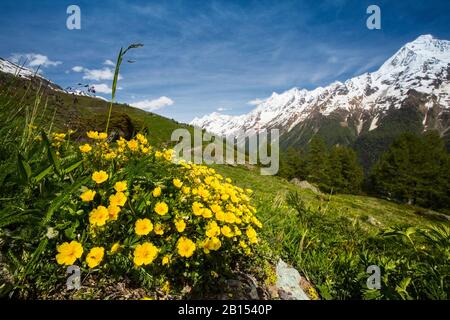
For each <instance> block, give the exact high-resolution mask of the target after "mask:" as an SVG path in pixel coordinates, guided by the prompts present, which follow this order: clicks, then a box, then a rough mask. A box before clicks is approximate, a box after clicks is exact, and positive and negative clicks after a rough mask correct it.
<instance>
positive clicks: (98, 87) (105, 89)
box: [92, 83, 120, 94]
mask: <svg viewBox="0 0 450 320" xmlns="http://www.w3.org/2000/svg"><path fill="white" fill-rule="evenodd" d="M92 87H93V88H94V90H95V93H106V94H110V93H111V91H112V89H111V88H110V87H109V86H108V85H107V84H106V83H99V84H93V85H92ZM119 89H120V88H119Z"/></svg>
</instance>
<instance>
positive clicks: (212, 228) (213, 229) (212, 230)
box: [206, 221, 220, 238]
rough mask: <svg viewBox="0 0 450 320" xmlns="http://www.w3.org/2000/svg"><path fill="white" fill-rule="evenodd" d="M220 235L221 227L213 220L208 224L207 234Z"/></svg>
mask: <svg viewBox="0 0 450 320" xmlns="http://www.w3.org/2000/svg"><path fill="white" fill-rule="evenodd" d="M218 235H220V227H219V226H218V225H217V222H215V221H211V222H210V223H208V225H207V226H206V236H207V237H209V238H212V237H216V236H218Z"/></svg>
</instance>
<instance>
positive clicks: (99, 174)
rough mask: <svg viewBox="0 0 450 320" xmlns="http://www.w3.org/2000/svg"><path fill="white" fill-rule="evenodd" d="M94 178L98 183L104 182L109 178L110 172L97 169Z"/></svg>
mask: <svg viewBox="0 0 450 320" xmlns="http://www.w3.org/2000/svg"><path fill="white" fill-rule="evenodd" d="M92 180H94V181H95V182H96V183H97V184H100V183H103V182H105V181H106V180H108V174H107V173H106V172H105V171H103V170H100V171H95V172H94V173H93V174H92Z"/></svg>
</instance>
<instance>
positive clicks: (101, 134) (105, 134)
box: [98, 132, 108, 140]
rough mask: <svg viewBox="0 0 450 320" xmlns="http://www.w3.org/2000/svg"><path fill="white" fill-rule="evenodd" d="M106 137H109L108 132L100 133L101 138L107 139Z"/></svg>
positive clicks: (99, 137)
mask: <svg viewBox="0 0 450 320" xmlns="http://www.w3.org/2000/svg"><path fill="white" fill-rule="evenodd" d="M106 138H108V134H107V133H106V132H99V134H98V139H99V140H105V139H106Z"/></svg>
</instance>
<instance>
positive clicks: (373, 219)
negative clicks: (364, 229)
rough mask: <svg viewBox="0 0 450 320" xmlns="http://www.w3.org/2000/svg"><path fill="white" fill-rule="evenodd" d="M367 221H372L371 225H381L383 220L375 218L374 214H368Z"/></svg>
mask: <svg viewBox="0 0 450 320" xmlns="http://www.w3.org/2000/svg"><path fill="white" fill-rule="evenodd" d="M367 222H368V223H370V224H371V225H373V226H375V227H379V226H381V222H380V221H378V220H377V219H375V218H374V217H372V216H368V217H367Z"/></svg>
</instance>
